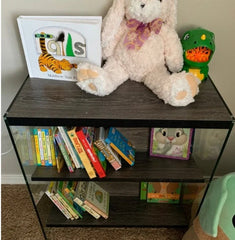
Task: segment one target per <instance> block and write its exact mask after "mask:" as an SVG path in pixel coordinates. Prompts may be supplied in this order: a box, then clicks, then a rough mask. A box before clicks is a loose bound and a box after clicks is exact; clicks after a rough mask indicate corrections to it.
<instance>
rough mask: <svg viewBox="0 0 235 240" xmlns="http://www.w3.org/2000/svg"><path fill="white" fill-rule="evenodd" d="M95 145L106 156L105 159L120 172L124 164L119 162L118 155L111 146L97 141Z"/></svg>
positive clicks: (100, 140) (102, 141)
mask: <svg viewBox="0 0 235 240" xmlns="http://www.w3.org/2000/svg"><path fill="white" fill-rule="evenodd" d="M94 144H95V145H96V147H97V148H98V149H99V150H100V151H101V152H102V153H103V154H104V156H105V158H106V159H107V160H108V162H109V163H110V164H111V165H112V167H113V168H114V169H115V170H119V169H120V168H121V167H122V164H121V162H120V161H119V159H118V156H117V154H115V153H114V152H113V150H112V149H111V148H110V146H109V145H108V144H106V143H105V142H104V140H102V139H99V140H96V141H95V143H94Z"/></svg>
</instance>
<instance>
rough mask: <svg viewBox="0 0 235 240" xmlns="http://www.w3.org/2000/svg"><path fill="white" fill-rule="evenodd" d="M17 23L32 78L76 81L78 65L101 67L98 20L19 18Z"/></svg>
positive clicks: (84, 18) (100, 19)
mask: <svg viewBox="0 0 235 240" xmlns="http://www.w3.org/2000/svg"><path fill="white" fill-rule="evenodd" d="M17 22H18V27H19V32H20V36H21V40H22V45H23V49H24V53H25V58H26V62H27V67H28V72H29V75H30V77H31V78H45V79H55V80H65V81H76V80H77V79H76V75H77V74H76V67H77V64H79V63H81V62H91V63H93V64H95V65H98V66H101V58H102V50H101V37H100V35H101V34H100V33H101V24H102V17H101V16H77V17H76V16H19V17H18V18H17ZM46 54H49V55H46ZM52 62H53V64H51V63H52Z"/></svg>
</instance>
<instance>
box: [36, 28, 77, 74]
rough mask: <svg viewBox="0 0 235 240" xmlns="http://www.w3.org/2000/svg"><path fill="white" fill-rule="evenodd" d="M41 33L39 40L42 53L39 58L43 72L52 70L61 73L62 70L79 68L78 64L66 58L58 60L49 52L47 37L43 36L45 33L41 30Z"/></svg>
mask: <svg viewBox="0 0 235 240" xmlns="http://www.w3.org/2000/svg"><path fill="white" fill-rule="evenodd" d="M40 35H41V37H40V38H39V42H40V48H41V51H42V54H41V55H40V56H39V58H38V63H39V67H40V70H41V71H42V72H46V71H47V70H51V71H53V72H54V73H56V74H61V73H62V70H64V71H70V70H71V69H72V68H77V64H71V63H70V62H69V61H68V60H66V59H62V60H58V59H56V58H54V57H53V56H52V55H51V54H49V53H48V52H47V49H46V44H45V37H43V36H44V35H45V33H44V32H41V34H40Z"/></svg>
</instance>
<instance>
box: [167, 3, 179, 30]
mask: <svg viewBox="0 0 235 240" xmlns="http://www.w3.org/2000/svg"><path fill="white" fill-rule="evenodd" d="M167 1H168V11H167V17H166V22H165V23H166V24H167V25H168V26H169V27H170V28H175V27H176V24H177V3H178V0H167Z"/></svg>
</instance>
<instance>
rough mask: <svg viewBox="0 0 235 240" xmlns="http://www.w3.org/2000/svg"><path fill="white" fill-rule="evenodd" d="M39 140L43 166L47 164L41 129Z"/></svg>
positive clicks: (39, 130)
mask: <svg viewBox="0 0 235 240" xmlns="http://www.w3.org/2000/svg"><path fill="white" fill-rule="evenodd" d="M38 142H39V152H40V157H41V163H42V166H45V158H44V153H43V143H42V131H41V129H38Z"/></svg>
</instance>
